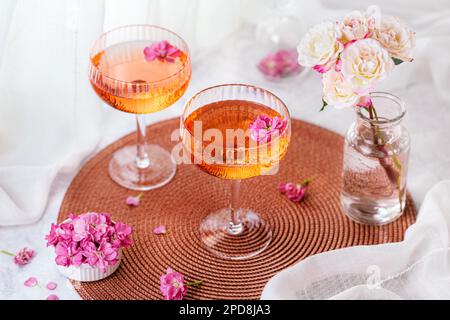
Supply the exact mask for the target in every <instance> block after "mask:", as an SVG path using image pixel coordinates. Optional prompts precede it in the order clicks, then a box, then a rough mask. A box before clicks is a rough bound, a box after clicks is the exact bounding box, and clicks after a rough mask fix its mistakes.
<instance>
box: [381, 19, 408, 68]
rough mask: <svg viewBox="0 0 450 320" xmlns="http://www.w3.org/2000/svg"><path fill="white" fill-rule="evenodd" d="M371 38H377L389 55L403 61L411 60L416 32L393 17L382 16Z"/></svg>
mask: <svg viewBox="0 0 450 320" xmlns="http://www.w3.org/2000/svg"><path fill="white" fill-rule="evenodd" d="M373 38H374V39H376V40H378V41H379V42H380V44H381V45H382V46H383V48H385V49H386V50H387V51H388V52H389V54H390V55H391V56H393V57H394V58H397V59H400V60H403V61H412V60H413V59H412V57H411V51H412V49H413V48H414V46H415V43H416V34H415V32H413V31H411V30H410V29H409V28H408V27H407V26H406V25H405V24H404V23H403V22H402V21H401V20H399V19H398V18H395V17H391V16H388V17H382V18H381V21H380V25H379V26H378V27H377V28H376V29H375V31H374V34H373Z"/></svg>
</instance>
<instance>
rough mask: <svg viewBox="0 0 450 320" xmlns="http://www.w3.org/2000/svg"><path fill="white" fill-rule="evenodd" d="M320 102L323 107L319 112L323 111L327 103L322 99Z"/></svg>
mask: <svg viewBox="0 0 450 320" xmlns="http://www.w3.org/2000/svg"><path fill="white" fill-rule="evenodd" d="M322 102H323V105H322V108H320V111H323V110H325V108H326V106H328V103H327V102H326V101H325V100H324V99H322Z"/></svg>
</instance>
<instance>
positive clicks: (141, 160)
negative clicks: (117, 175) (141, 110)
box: [136, 114, 150, 169]
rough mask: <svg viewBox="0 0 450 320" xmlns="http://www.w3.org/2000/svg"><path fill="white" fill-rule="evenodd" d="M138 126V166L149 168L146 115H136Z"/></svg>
mask: <svg viewBox="0 0 450 320" xmlns="http://www.w3.org/2000/svg"><path fill="white" fill-rule="evenodd" d="M136 126H137V130H136V132H137V150H136V151H137V154H136V166H137V167H138V168H140V169H145V168H148V166H149V165H150V160H149V158H148V153H147V134H146V129H147V127H146V125H145V115H143V114H137V115H136Z"/></svg>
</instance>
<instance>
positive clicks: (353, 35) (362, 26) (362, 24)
mask: <svg viewBox="0 0 450 320" xmlns="http://www.w3.org/2000/svg"><path fill="white" fill-rule="evenodd" d="M374 28H375V17H373V16H372V15H371V13H370V12H369V11H368V12H367V13H365V14H364V13H362V12H360V11H353V12H351V13H349V14H348V15H347V16H346V17H345V18H344V20H343V21H342V34H343V40H344V42H349V41H353V40H360V39H364V38H367V37H369V36H370V35H372V32H373V30H374Z"/></svg>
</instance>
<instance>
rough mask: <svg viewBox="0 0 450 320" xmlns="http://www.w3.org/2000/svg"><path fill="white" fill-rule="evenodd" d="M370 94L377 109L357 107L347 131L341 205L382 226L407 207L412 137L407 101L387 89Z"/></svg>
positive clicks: (362, 219) (358, 219)
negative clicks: (406, 121) (406, 124)
mask: <svg viewBox="0 0 450 320" xmlns="http://www.w3.org/2000/svg"><path fill="white" fill-rule="evenodd" d="M371 98H372V102H373V107H374V109H372V110H370V109H369V108H357V109H356V121H355V122H354V123H353V124H352V125H351V126H350V128H349V129H348V131H347V134H346V136H345V143H344V159H343V166H344V168H343V186H342V193H341V208H342V210H343V212H344V213H345V214H346V215H347V216H348V217H350V218H351V219H353V220H354V221H356V222H359V223H364V224H369V225H382V224H387V223H390V222H392V221H394V220H396V219H397V218H399V217H400V216H401V215H402V213H403V211H404V208H405V198H406V175H407V170H408V159H409V150H410V138H409V133H408V131H407V130H406V129H405V127H404V126H403V125H402V120H403V117H404V115H405V111H406V110H405V105H404V103H403V101H402V100H401V99H400V98H398V97H396V96H394V95H392V94H389V93H384V92H374V93H372V94H371Z"/></svg>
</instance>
